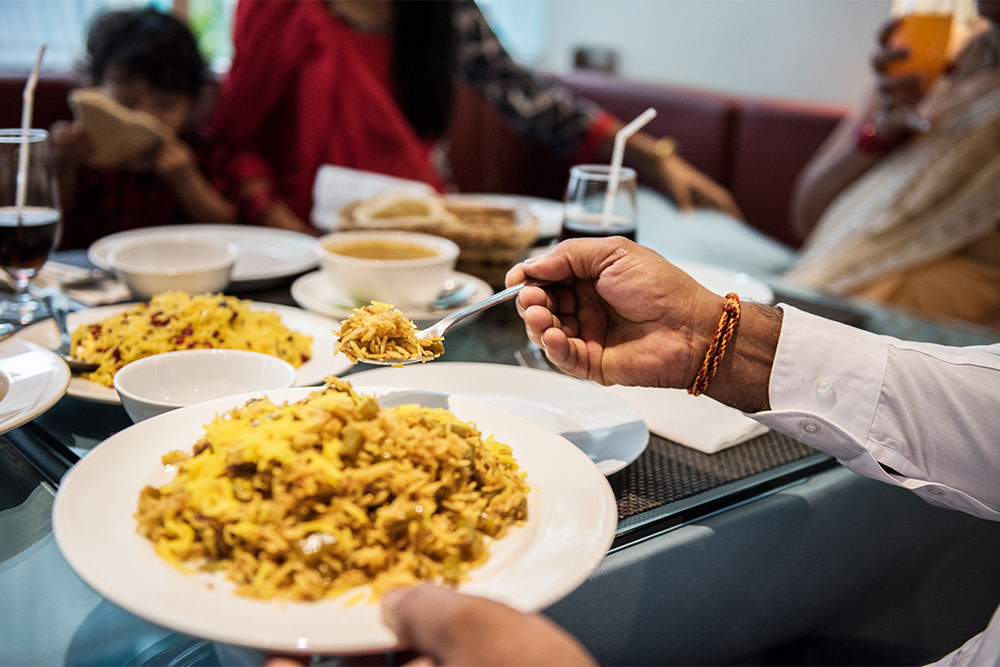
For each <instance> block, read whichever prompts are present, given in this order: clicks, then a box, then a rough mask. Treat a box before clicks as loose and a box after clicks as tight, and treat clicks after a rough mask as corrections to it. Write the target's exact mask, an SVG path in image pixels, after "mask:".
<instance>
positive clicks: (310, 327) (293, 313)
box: [15, 297, 352, 404]
mask: <svg viewBox="0 0 1000 667" xmlns="http://www.w3.org/2000/svg"><path fill="white" fill-rule="evenodd" d="M230 298H231V299H235V297H230ZM238 301H239V303H244V304H247V305H248V307H249V309H250V310H251V311H254V312H257V313H266V312H273V313H275V314H276V315H277V316H278V318H279V319H280V321H281V324H282V325H284V326H285V327H287V328H288V329H289V330H291V331H292V332H296V333H298V334H302V335H304V336H310V337H312V341H311V343H309V344H308V352H306V353H305V355H306V356H307V357H308V360H306V361H305V362H303V361H302V359H301V357H300V358H299V359H296V360H293V359H291V358H289V359H286V361H289V362H290V363H292V365H293V366H295V367H296V376H297V379H296V381H295V384H296V386H299V387H303V386H308V385H317V384H321V383H322V382H323V379H324V378H325V377H326V376H327V375H339V374H340V373H343V372H344V371H345V370H347V369H348V368H350V367H351V366H352V364H351V362H350V361H349V360H348V359H347V357H345V356H344V355H342V354H338V355H334V354H333V345H334V342H335V336H334V333H333V332H334V330H336V329H337V328H338V327H339V324H338V323H337V322H334V321H333V320H331V319H329V318H326V317H323V316H321V315H317V314H315V313H310V312H307V311H305V310H302V309H300V308H293V307H290V306H281V305H278V304H273V303H260V302H254V301H248V300H238ZM136 305H137V304H116V305H113V306H102V307H100V308H90V309H87V310H81V311H76V312H72V313H69V315H68V316H67V318H66V321H67V326H68V327H69V331H70V333H71V334H72V333H73V332H74V331H75V330H76V329H77V327H81V326H84V325H93V324H95V323H98V322H100V321H102V320H105V319H107V318H110V317H113V316H115V315H118V314H120V313H123V312H124V311H126V310H128V309H130V308H133V307H135V306H136ZM140 333H141V332H140ZM192 333H195V332H192ZM260 335H262V334H260ZM15 338H17V339H20V340H26V341H30V342H32V343H36V344H38V345H41V346H43V347H48V348H54V347H56V346H58V345H59V332H58V330H57V329H56V325H55V322H53V321H52V320H51V319H48V320H44V321H42V322H37V323H35V324H32V325H30V326H27V327H25V328H24V329H21V330H20V331H19V332H18V333H17V334H15ZM250 342H251V345H252V344H253V342H254V341H253V339H251V341H250ZM261 342H262V344H265V343H268V342H269V341H261ZM219 347H221V345H220V346H219ZM171 349H186V344H185V343H184V342H181V343H180V344H179V345H175V344H173V343H171V344H170V345H169V346H162V345H160V346H148V347H147V351H148V352H149V354H155V353H157V352H167V351H169V350H171ZM241 349H247V348H246V347H242V348H241ZM249 349H255V348H253V347H251V348H249ZM256 351H259V352H267V350H266V349H261V347H257V348H256ZM143 356H148V355H145V354H144V355H143ZM275 356H278V355H275ZM106 379H107V384H103V383H99V382H95V381H92V380H90V379H87V378H86V377H80V376H74V377H73V378H72V379H71V380H70V381H69V388H68V390H67V392H66V393H68V394H69V395H70V396H73V397H75V398H80V399H84V400H87V401H95V402H98V403H112V404H117V403H120V402H121V400H120V399H119V398H118V393H117V392H115V390H114V387H112V386H110V383H111V377H110V375H109V377H107V378H106Z"/></svg>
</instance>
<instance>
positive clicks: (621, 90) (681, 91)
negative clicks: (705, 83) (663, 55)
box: [560, 71, 736, 182]
mask: <svg viewBox="0 0 1000 667" xmlns="http://www.w3.org/2000/svg"><path fill="white" fill-rule="evenodd" d="M560 80H561V81H562V82H563V83H564V84H566V85H568V86H569V87H570V88H571V89H572V90H574V91H575V92H576V93H577V94H579V95H580V96H581V97H586V98H588V99H591V100H593V101H595V102H597V103H598V104H600V105H601V107H603V108H604V109H606V110H607V111H608V112H609V113H611V114H612V115H614V116H615V117H617V118H618V119H619V120H621V121H622V122H623V123H627V122H628V121H630V120H632V119H633V118H635V117H636V116H638V115H639V114H640V113H642V112H643V111H645V110H646V109H648V108H649V107H653V108H654V109H656V111H657V116H656V118H654V119H653V120H652V122H650V123H649V125H647V126H646V128H645V131H646V132H648V133H649V134H651V135H653V136H657V137H662V136H669V137H673V138H674V139H676V140H677V142H678V148H679V149H680V152H681V153H682V154H683V155H684V157H685V158H686V159H687V160H688V161H689V162H691V164H693V165H694V166H696V167H698V169H700V170H702V171H703V172H705V173H706V174H708V175H709V176H711V177H712V178H713V179H715V180H716V181H719V182H724V181H725V179H726V177H727V172H728V162H729V149H730V145H731V142H732V128H733V119H734V114H735V101H736V100H735V98H731V97H727V96H724V95H718V94H715V93H709V92H705V91H699V90H691V89H687V88H677V87H672V86H663V85H655V84H649V83H638V82H635V81H629V80H628V79H623V78H621V77H618V76H611V75H608V74H601V73H599V72H587V71H575V72H572V73H570V74H567V75H566V76H563V77H560Z"/></svg>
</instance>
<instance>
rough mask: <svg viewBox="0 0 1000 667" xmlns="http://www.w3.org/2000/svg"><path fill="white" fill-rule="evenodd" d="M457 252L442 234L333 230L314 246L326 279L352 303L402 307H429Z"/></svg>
mask: <svg viewBox="0 0 1000 667" xmlns="http://www.w3.org/2000/svg"><path fill="white" fill-rule="evenodd" d="M458 251H459V248H458V245H456V244H455V243H454V242H453V241H450V240H448V239H446V238H443V237H440V236H435V235H433V234H421V233H417V232H405V231H388V230H355V231H341V232H334V233H332V234H327V235H326V236H322V237H320V239H319V241H318V243H317V245H316V256H317V258H318V259H319V263H320V268H321V269H322V271H323V273H324V275H326V276H327V277H328V278H329V280H330V281H331V282H332V283H333V284H334V285H335V286H336V287H337V288H338V290H339V291H340V293H342V294H344V295H345V296H346V297H348V298H349V299H352V300H353V301H354V302H355V304H354V305H364V304H366V303H368V302H369V301H385V302H387V303H391V304H394V305H396V306H400V307H406V306H410V307H414V306H426V305H427V304H428V303H430V302H431V301H432V300H433V299H434V298H435V297H436V296H437V295H438V293H439V292H440V291H441V288H442V286H443V285H444V282H445V280H447V279H448V278H450V277H451V275H452V272H453V270H454V267H455V262H456V261H457V259H458ZM418 255H422V256H418Z"/></svg>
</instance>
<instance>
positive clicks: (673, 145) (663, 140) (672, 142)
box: [653, 137, 677, 160]
mask: <svg viewBox="0 0 1000 667" xmlns="http://www.w3.org/2000/svg"><path fill="white" fill-rule="evenodd" d="M676 152H677V140H676V139H674V138H673V137H660V138H659V139H657V140H656V143H655V144H653V153H654V154H655V155H656V157H658V158H660V159H661V160H666V159H667V158H669V157H673V155H674V153H676Z"/></svg>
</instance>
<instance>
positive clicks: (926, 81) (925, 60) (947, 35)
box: [886, 0, 957, 92]
mask: <svg viewBox="0 0 1000 667" xmlns="http://www.w3.org/2000/svg"><path fill="white" fill-rule="evenodd" d="M956 5H957V0H895V2H893V12H892V13H893V15H894V16H897V17H898V18H899V25H898V26H896V29H895V30H893V31H892V35H890V37H889V41H888V46H890V47H893V48H906V49H908V50H909V52H910V55H909V56H908V57H907V58H905V59H904V60H900V61H896V62H893V63H891V64H890V65H889V66H888V67H887V68H886V73H887V74H890V75H893V76H905V75H909V74H916V75H919V76H920V89H921V91H922V92H926V91H927V89H928V88H930V86H931V84H933V83H934V81H936V80H937V78H938V77H939V76H941V74H942V73H943V72H944V70H945V67H946V66H947V65H948V60H949V57H950V53H949V50H948V45H949V43H950V41H951V36H952V22H953V17H954V15H955V10H956Z"/></svg>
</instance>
